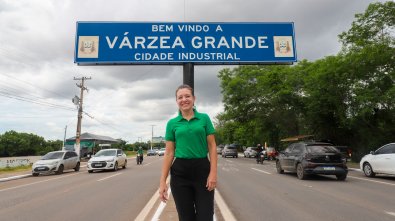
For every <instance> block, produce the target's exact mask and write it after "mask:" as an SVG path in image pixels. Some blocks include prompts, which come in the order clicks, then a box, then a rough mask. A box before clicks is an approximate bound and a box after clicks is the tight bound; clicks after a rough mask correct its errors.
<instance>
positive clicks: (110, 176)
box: [97, 173, 122, 182]
mask: <svg viewBox="0 0 395 221" xmlns="http://www.w3.org/2000/svg"><path fill="white" fill-rule="evenodd" d="M121 174H122V173H116V174H114V175H111V176H108V177H104V178H102V179H100V180H97V181H98V182H100V181H103V180H106V179H110V178H111V177H114V176H118V175H121Z"/></svg>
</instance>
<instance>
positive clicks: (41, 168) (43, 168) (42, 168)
mask: <svg viewBox="0 0 395 221" xmlns="http://www.w3.org/2000/svg"><path fill="white" fill-rule="evenodd" d="M36 170H45V167H37V169H36Z"/></svg>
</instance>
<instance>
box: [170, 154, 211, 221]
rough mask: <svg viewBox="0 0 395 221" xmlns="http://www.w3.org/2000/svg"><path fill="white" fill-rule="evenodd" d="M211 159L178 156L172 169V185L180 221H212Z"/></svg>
mask: <svg viewBox="0 0 395 221" xmlns="http://www.w3.org/2000/svg"><path fill="white" fill-rule="evenodd" d="M209 173H210V161H209V160H208V159H207V158H200V159H180V158H176V159H175V161H174V162H173V165H172V166H171V169H170V174H171V179H170V187H171V191H172V193H173V198H174V202H175V204H176V208H177V213H178V219H179V221H212V220H213V215H214V190H213V191H208V190H207V187H206V183H207V178H208V175H209Z"/></svg>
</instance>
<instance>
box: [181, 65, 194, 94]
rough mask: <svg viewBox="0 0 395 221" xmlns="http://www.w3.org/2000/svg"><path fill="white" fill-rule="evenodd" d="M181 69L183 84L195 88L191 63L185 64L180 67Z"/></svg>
mask: <svg viewBox="0 0 395 221" xmlns="http://www.w3.org/2000/svg"><path fill="white" fill-rule="evenodd" d="M182 69H183V84H187V85H189V86H191V88H194V87H195V85H194V84H195V82H194V74H195V70H194V64H193V63H185V64H183V66H182Z"/></svg>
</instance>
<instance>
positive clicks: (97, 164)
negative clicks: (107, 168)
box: [93, 163, 101, 167]
mask: <svg viewBox="0 0 395 221" xmlns="http://www.w3.org/2000/svg"><path fill="white" fill-rule="evenodd" d="M93 166H95V167H101V163H96V164H93Z"/></svg>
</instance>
